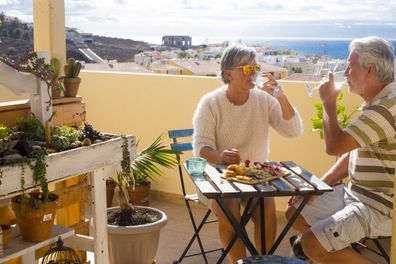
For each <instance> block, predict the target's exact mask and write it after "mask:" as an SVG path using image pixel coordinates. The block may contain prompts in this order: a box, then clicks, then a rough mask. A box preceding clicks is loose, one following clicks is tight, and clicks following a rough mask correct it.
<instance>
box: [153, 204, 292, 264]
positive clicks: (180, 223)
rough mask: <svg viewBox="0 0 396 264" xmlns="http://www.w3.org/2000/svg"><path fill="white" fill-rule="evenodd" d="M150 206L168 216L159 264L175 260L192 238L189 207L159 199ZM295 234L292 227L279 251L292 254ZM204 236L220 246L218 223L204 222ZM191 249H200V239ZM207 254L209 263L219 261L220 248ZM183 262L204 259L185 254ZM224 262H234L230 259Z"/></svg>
mask: <svg viewBox="0 0 396 264" xmlns="http://www.w3.org/2000/svg"><path fill="white" fill-rule="evenodd" d="M150 206H152V207H155V208H158V209H160V210H162V211H164V212H165V213H166V215H167V216H168V224H167V225H166V226H165V227H164V228H163V229H162V230H161V237H160V243H159V247H158V252H157V255H156V264H165V263H166V264H169V263H172V262H173V261H174V260H177V259H178V258H179V257H180V255H181V253H182V251H183V250H184V248H185V246H186V245H187V243H188V241H189V239H190V238H191V236H192V233H193V232H192V230H193V228H192V225H191V223H190V219H189V216H188V213H187V209H186V207H185V206H184V204H182V203H176V202H169V201H166V202H161V201H158V200H151V202H150ZM193 209H194V212H196V214H197V216H199V217H200V216H203V214H204V213H205V211H206V210H205V209H204V208H203V207H202V208H201V207H194V208H193ZM284 225H285V221H284V220H280V221H279V222H278V229H281V228H283V227H284ZM252 229H253V225H251V224H249V225H248V226H247V230H248V233H249V234H251V233H252ZM292 234H294V231H293V230H291V231H290V232H289V234H288V235H287V236H286V238H285V239H284V241H283V242H282V243H281V245H280V246H279V248H278V250H277V251H276V254H277V255H284V256H289V252H290V246H289V243H288V239H287V238H288V237H289V236H291V235H292ZM201 238H202V240H203V243H205V244H204V246H207V248H210V249H213V248H218V247H220V242H219V239H218V233H217V223H213V224H208V225H205V227H204V230H203V231H202V234H201ZM190 250H191V251H190V252H198V250H199V247H198V244H197V243H194V244H193V246H192V249H190ZM207 256H208V262H209V263H216V261H217V259H218V258H219V256H220V253H219V252H215V253H210V254H208V255H207ZM182 263H188V264H193V263H196V264H198V263H199V264H201V263H204V261H203V258H202V257H201V256H195V257H190V258H185V259H184V260H183V262H182ZM223 263H227V264H228V263H231V262H229V261H228V260H226V261H224V262H223Z"/></svg>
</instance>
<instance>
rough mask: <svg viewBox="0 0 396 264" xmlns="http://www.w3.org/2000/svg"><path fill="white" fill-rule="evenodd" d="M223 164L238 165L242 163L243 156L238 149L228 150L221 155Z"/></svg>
mask: <svg viewBox="0 0 396 264" xmlns="http://www.w3.org/2000/svg"><path fill="white" fill-rule="evenodd" d="M220 156H221V162H222V163H224V164H238V163H239V162H240V161H241V155H240V153H239V150H238V149H226V150H223V152H222V153H221V154H220Z"/></svg>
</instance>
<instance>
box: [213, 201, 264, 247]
mask: <svg viewBox="0 0 396 264" xmlns="http://www.w3.org/2000/svg"><path fill="white" fill-rule="evenodd" d="M251 199H252V198H250V199H249V200H251ZM216 201H217V203H218V204H219V206H220V208H221V210H222V211H223V212H224V214H225V216H226V217H227V219H228V221H229V222H230V224H231V225H232V227H233V228H234V230H235V232H236V234H237V235H238V236H239V238H240V239H241V240H242V241H243V243H244V244H245V246H246V248H247V249H248V250H249V252H250V254H252V255H258V252H257V250H256V248H255V247H254V245H253V243H252V242H251V241H250V239H249V236H248V235H247V233H246V230H245V228H243V227H242V226H241V225H240V223H239V222H238V221H237V220H236V219H235V217H234V216H233V215H232V213H231V211H230V210H229V209H228V207H227V206H226V204H225V203H224V202H223V199H221V198H216ZM247 217H248V219H250V217H251V214H250V215H248V216H247Z"/></svg>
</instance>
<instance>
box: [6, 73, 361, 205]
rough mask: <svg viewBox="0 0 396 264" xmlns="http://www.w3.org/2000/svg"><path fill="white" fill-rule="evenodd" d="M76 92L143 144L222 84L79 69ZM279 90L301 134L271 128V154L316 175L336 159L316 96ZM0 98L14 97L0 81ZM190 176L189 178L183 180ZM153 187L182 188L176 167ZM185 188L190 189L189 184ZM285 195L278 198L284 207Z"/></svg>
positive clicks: (109, 128)
mask: <svg viewBox="0 0 396 264" xmlns="http://www.w3.org/2000/svg"><path fill="white" fill-rule="evenodd" d="M81 78H82V82H81V86H80V91H79V95H81V96H82V97H83V99H84V101H85V103H86V105H87V120H88V122H90V123H92V124H93V126H94V127H95V128H96V129H98V130H100V131H105V132H108V133H122V134H134V135H135V136H136V137H137V138H138V139H139V138H140V139H141V143H140V146H147V145H148V144H150V143H151V142H152V141H153V140H154V139H155V138H156V137H157V136H158V135H159V134H161V133H166V131H167V130H169V129H178V128H190V127H192V115H193V113H194V110H195V107H196V105H197V103H198V101H199V99H200V98H201V96H202V95H203V94H205V93H207V92H209V91H211V90H213V89H215V88H217V87H219V86H220V85H221V82H220V81H219V80H218V79H216V78H214V77H196V76H174V75H156V74H127V73H100V72H87V71H83V72H82V73H81ZM283 87H284V90H285V92H286V94H287V95H288V97H289V99H290V101H291V102H292V104H293V105H295V106H296V107H297V108H298V109H299V111H300V114H301V116H302V118H303V123H304V134H303V136H302V137H300V138H298V139H285V138H283V137H281V136H278V135H277V134H276V133H274V132H273V131H271V142H270V144H271V152H270V159H271V160H273V161H283V160H293V161H295V162H296V163H298V164H300V165H301V166H302V167H304V168H306V169H307V170H309V171H311V172H312V173H314V174H316V175H317V176H321V174H322V173H324V172H325V171H326V169H327V168H329V167H330V166H331V165H332V164H333V162H334V161H335V158H334V157H331V156H328V155H326V154H325V150H324V144H323V142H322V140H321V139H320V138H319V135H318V133H316V132H312V131H311V122H310V118H311V117H312V116H314V115H315V109H314V107H313V104H314V103H316V102H318V101H319V98H318V96H317V93H315V94H314V96H313V97H309V96H308V95H307V92H306V90H305V85H304V83H296V82H284V83H283ZM0 94H1V95H2V96H1V98H0V100H1V101H7V100H10V99H16V98H17V97H15V96H12V95H10V93H9V92H7V93H6V92H5V91H4V89H2V88H1V87H0ZM343 101H344V103H347V109H353V108H354V107H355V106H357V105H358V104H359V102H360V100H359V98H358V97H357V96H354V95H351V94H349V93H347V94H346V96H345V97H344V99H343ZM187 182H189V181H187ZM152 186H153V189H154V190H159V191H163V192H169V193H178V194H179V193H181V191H180V184H179V181H178V174H177V171H176V170H174V171H167V175H166V177H165V178H162V179H160V180H159V181H157V182H154V183H153V185H152ZM188 190H189V191H190V192H192V191H194V188H193V186H192V184H190V183H189V184H188ZM284 206H285V199H283V200H282V202H278V209H283V208H284Z"/></svg>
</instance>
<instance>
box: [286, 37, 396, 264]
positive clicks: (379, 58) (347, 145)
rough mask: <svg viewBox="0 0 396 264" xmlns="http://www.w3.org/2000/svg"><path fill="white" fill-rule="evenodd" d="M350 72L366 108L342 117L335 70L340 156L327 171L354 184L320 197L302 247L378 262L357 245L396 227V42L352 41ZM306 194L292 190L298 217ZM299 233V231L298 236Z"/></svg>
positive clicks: (352, 87)
mask: <svg viewBox="0 0 396 264" xmlns="http://www.w3.org/2000/svg"><path fill="white" fill-rule="evenodd" d="M349 51H350V53H349V57H348V67H347V68H346V70H345V72H344V75H345V77H346V79H347V82H348V85H349V91H350V92H352V93H355V94H357V95H359V96H360V97H361V98H362V99H363V100H364V105H363V110H362V112H361V114H360V116H359V117H358V118H357V119H356V120H354V121H353V122H352V123H351V124H349V125H348V126H347V127H346V128H345V129H341V127H340V125H339V124H338V120H337V112H336V98H337V96H338V93H339V91H337V90H336V89H335V86H334V76H333V74H332V73H329V76H328V80H326V81H325V82H324V83H322V84H321V85H320V88H319V94H320V98H321V100H322V102H323V107H324V111H323V129H324V136H325V144H326V152H327V153H328V154H330V155H335V156H339V157H340V158H339V159H338V161H337V162H336V164H335V165H334V166H333V167H332V168H331V169H330V170H329V171H328V172H327V173H325V174H324V176H323V177H322V180H323V181H324V182H326V183H327V184H329V185H333V184H335V183H337V182H339V181H340V180H341V179H343V178H345V177H348V176H349V179H350V183H349V184H348V186H344V185H338V186H336V187H335V188H334V192H331V193H326V194H324V195H322V196H319V197H317V198H314V197H312V198H311V200H310V201H309V203H308V205H307V206H306V207H305V208H304V210H303V211H302V213H301V215H300V216H299V218H298V219H297V221H296V222H295V224H294V227H295V228H296V229H297V230H298V231H300V232H301V233H302V236H301V247H302V250H303V252H304V253H305V255H306V256H307V257H308V258H310V259H311V260H313V261H314V262H315V263H359V264H363V263H374V262H372V261H371V260H369V259H367V258H364V257H363V256H361V255H360V254H358V253H357V252H355V251H354V250H353V249H352V248H351V246H350V245H351V243H353V242H357V241H359V240H360V239H362V238H364V237H378V236H389V235H390V234H391V228H392V219H391V217H392V208H393V180H394V176H395V167H396V132H395V131H396V125H395V118H396V83H395V82H394V48H393V47H392V45H391V44H390V43H389V42H388V41H386V40H384V39H381V38H378V37H368V38H362V39H357V40H354V41H352V42H351V43H350V45H349ZM300 202H301V200H300V199H299V197H292V198H291V199H290V201H289V206H288V208H287V211H286V217H287V218H289V219H290V217H291V216H292V214H293V213H294V212H295V210H296V207H297V206H298V204H299V203H300ZM298 239H299V238H298Z"/></svg>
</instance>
